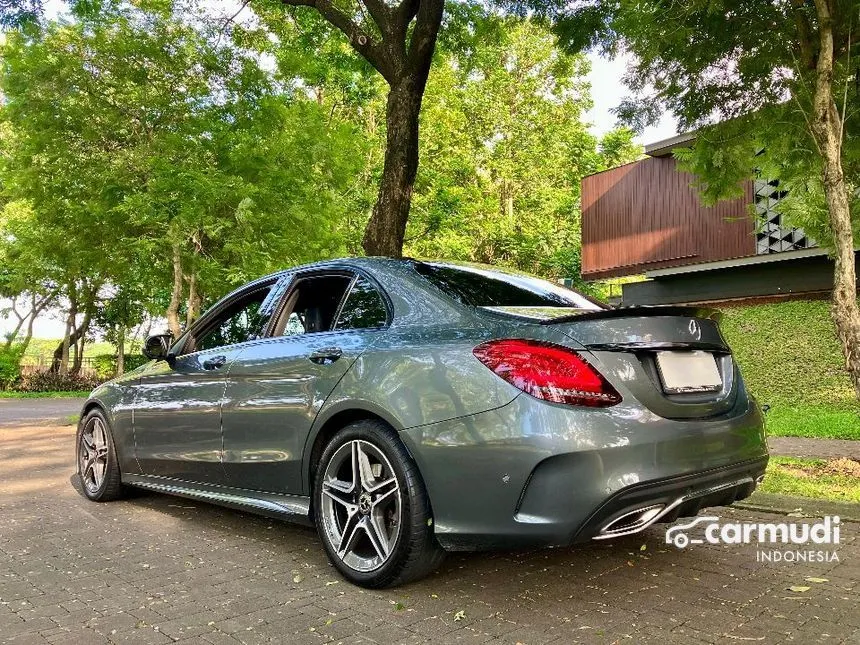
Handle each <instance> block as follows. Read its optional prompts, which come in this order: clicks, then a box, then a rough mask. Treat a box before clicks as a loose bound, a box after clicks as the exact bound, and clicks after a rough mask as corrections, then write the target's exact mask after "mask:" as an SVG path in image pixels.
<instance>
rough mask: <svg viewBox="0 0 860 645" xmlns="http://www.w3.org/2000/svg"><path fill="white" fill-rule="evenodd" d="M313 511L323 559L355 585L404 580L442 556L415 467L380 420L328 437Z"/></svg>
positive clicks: (434, 564) (376, 585)
mask: <svg viewBox="0 0 860 645" xmlns="http://www.w3.org/2000/svg"><path fill="white" fill-rule="evenodd" d="M314 509H315V513H314V516H315V520H316V525H317V531H318V532H319V535H320V538H321V539H322V541H323V545H324V546H325V549H326V552H327V553H328V556H329V559H330V560H331V561H332V563H333V564H334V566H335V567H337V569H338V570H339V571H340V572H341V573H342V574H343V575H344V577H346V578H347V579H348V580H350V581H351V582H353V583H355V584H357V585H361V586H363V587H369V588H380V587H388V586H393V585H398V584H403V583H405V582H409V581H411V580H415V579H417V578H420V577H422V576H424V575H426V574H427V573H429V572H430V571H432V570H433V569H434V568H436V567H437V566H438V565H439V563H440V562H441V561H442V558H443V556H444V552H443V551H442V549H441V548H440V547H439V546H438V544H437V543H436V539H435V537H434V535H433V527H432V515H431V513H430V504H429V500H428V498H427V492H426V490H425V488H424V482H423V481H422V480H421V476H420V475H419V473H418V469H417V467H416V466H415V463H414V462H413V461H412V459H411V457H410V456H409V453H408V452H407V451H406V448H405V447H404V446H403V444H402V443H401V442H400V439H399V438H398V437H397V434H396V433H395V432H394V431H393V430H392V429H391V428H390V427H389V426H387V425H386V424H384V423H382V422H379V421H370V420H366V421H358V422H356V423H353V424H350V425H348V426H347V427H345V428H343V429H342V430H340V431H339V432H338V433H337V434H336V435H335V436H334V437H333V438H332V440H331V441H330V442H329V444H328V445H327V446H326V448H325V450H324V451H323V454H322V458H321V459H320V464H319V467H318V468H317V474H316V481H315V485H314Z"/></svg>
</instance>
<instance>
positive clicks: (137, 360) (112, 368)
mask: <svg viewBox="0 0 860 645" xmlns="http://www.w3.org/2000/svg"><path fill="white" fill-rule="evenodd" d="M148 360H149V359H148V358H146V357H145V356H143V354H125V371H126V372H129V371H131V370H133V369H135V368H137V367H140V366H141V365H143V364H144V363H146V362H147V361H148ZM91 367H92V369H93V370H95V372H96V376H98V378H99V379H100V380H102V381H106V380H108V379H111V378H113V377H114V376H115V375H116V354H96V355H95V356H93V357H92V364H91Z"/></svg>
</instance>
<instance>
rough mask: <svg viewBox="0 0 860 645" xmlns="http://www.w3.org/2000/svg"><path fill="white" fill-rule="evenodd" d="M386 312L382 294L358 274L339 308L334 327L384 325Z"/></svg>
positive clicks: (349, 327)
mask: <svg viewBox="0 0 860 645" xmlns="http://www.w3.org/2000/svg"><path fill="white" fill-rule="evenodd" d="M386 322H388V313H387V312H386V310H385V302H384V301H383V300H382V295H381V294H380V293H379V291H377V289H376V288H375V287H374V286H373V285H372V284H371V283H370V281H369V280H367V278H363V277H362V276H359V277H358V279H356V281H355V283H354V284H353V285H352V289H350V291H349V295H348V296H347V297H346V302H345V303H343V307H342V308H341V310H340V315H339V316H338V318H337V323H336V324H335V329H373V328H376V327H385V323H386Z"/></svg>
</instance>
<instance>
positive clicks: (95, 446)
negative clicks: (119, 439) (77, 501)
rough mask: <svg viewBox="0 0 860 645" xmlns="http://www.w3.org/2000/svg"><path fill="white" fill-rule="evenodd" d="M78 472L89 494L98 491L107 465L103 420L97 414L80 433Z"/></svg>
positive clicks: (105, 434)
mask: <svg viewBox="0 0 860 645" xmlns="http://www.w3.org/2000/svg"><path fill="white" fill-rule="evenodd" d="M78 459H79V462H80V463H79V465H78V469H79V470H78V472H79V473H80V476H81V481H82V482H83V484H84V486H85V487H86V489H87V492H89V493H90V494H91V495H95V494H97V493H98V492H99V490H100V489H101V487H102V484H103V483H104V480H105V472H106V471H107V465H108V440H107V430H106V429H105V425H104V422H102V420H101V419H100V418H98V417H97V416H94V417H92V418H90V420H89V421H88V422H87V425H86V427H85V428H84V431H83V432H82V433H81V445H80V451H79V453H78Z"/></svg>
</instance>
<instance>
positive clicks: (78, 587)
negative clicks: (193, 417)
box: [0, 427, 860, 645]
mask: <svg viewBox="0 0 860 645" xmlns="http://www.w3.org/2000/svg"><path fill="white" fill-rule="evenodd" d="M73 437H74V435H73V429H72V428H69V427H46V428H0V640H2V641H7V642H16V643H17V642H20V643H45V642H50V643H103V642H116V643H126V642H135V643H169V642H172V641H179V642H181V643H185V644H189V645H190V644H192V643H194V644H201V645H206V644H210V643H211V644H222V643H224V644H227V643H230V644H231V645H235V644H236V643H262V642H289V643H324V642H329V641H342V642H350V643H353V642H355V643H357V642H377V643H394V642H406V643H419V642H442V643H450V642H454V641H464V642H475V643H481V642H487V641H502V642H510V643H517V642H522V643H548V642H557V643H576V642H585V643H614V642H629V643H643V642H654V643H661V644H666V643H698V642H705V643H714V642H723V643H744V642H762V643H782V642H789V641H791V642H797V643H814V642H860V608H858V600H860V593H858V589H860V587H858V578H860V542H858V540H857V539H856V537H855V536H856V533H857V529H858V525H856V524H854V525H844V526H843V527H842V532H843V544H842V546H841V548H840V550H839V552H838V553H839V556H840V563H839V564H835V563H831V564H784V563H783V564H760V563H756V561H755V555H754V552H753V550H752V549H751V548H748V547H712V546H707V547H705V546H694V547H690V548H689V549H687V550H685V551H678V550H675V549H674V547H672V548H665V547H664V545H662V544H661V540H662V537H663V531H662V530H660V529H652V530H650V531H649V532H648V533H646V534H645V535H642V536H638V537H634V538H629V539H622V540H620V541H617V542H615V543H613V544H601V545H594V546H586V547H580V548H576V549H557V550H553V551H532V552H518V553H505V554H479V555H463V554H461V555H452V556H450V557H449V558H448V560H447V561H446V563H445V564H444V565H443V567H442V569H441V570H440V571H439V572H437V573H436V574H434V575H433V576H431V577H430V578H428V579H426V580H424V581H422V582H420V583H417V584H413V585H410V586H408V587H405V588H401V589H395V590H388V591H384V592H368V591H363V590H359V589H357V588H355V587H352V586H350V585H348V584H347V583H345V582H343V581H342V580H341V579H340V578H339V577H338V576H337V574H336V572H335V571H334V570H333V569H332V568H331V567H330V566H329V565H328V564H327V562H326V559H325V557H324V555H323V552H322V549H321V548H320V546H319V544H318V542H317V538H316V536H315V534H314V533H313V531H311V530H309V529H305V528H300V527H294V526H290V525H286V524H281V523H278V522H273V521H269V520H267V519H264V518H258V517H254V516H250V515H245V514H242V513H238V512H235V511H230V510H225V509H219V508H216V507H213V506H208V505H206V504H201V503H197V502H189V501H186V500H182V499H178V498H170V497H162V496H157V495H148V494H140V495H137V496H135V497H133V498H132V499H129V500H126V501H123V502H115V503H112V504H93V503H91V502H88V501H87V500H85V499H84V498H83V496H82V495H81V494H80V493H79V492H78V491H77V490H76V489H75V488H74V487H73V482H74V478H73V477H72V472H73V462H74V459H73V456H72V453H73ZM717 514H722V515H723V517H726V516H729V515H732V516H733V517H734V518H736V519H749V518H751V517H761V518H766V519H778V518H776V516H766V515H758V516H755V515H752V514H749V513H741V512H739V511H738V512H732V511H726V510H724V509H721V510H719V511H718V512H717ZM642 545H645V550H644V551H643V550H641V547H642ZM808 576H814V577H819V578H826V579H827V580H828V582H823V583H815V582H804V579H805V578H806V577H808ZM792 585H804V586H809V587H811V588H810V589H809V591H807V592H805V593H798V592H792V591H790V590H789V589H788V587H790V586H792Z"/></svg>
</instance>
